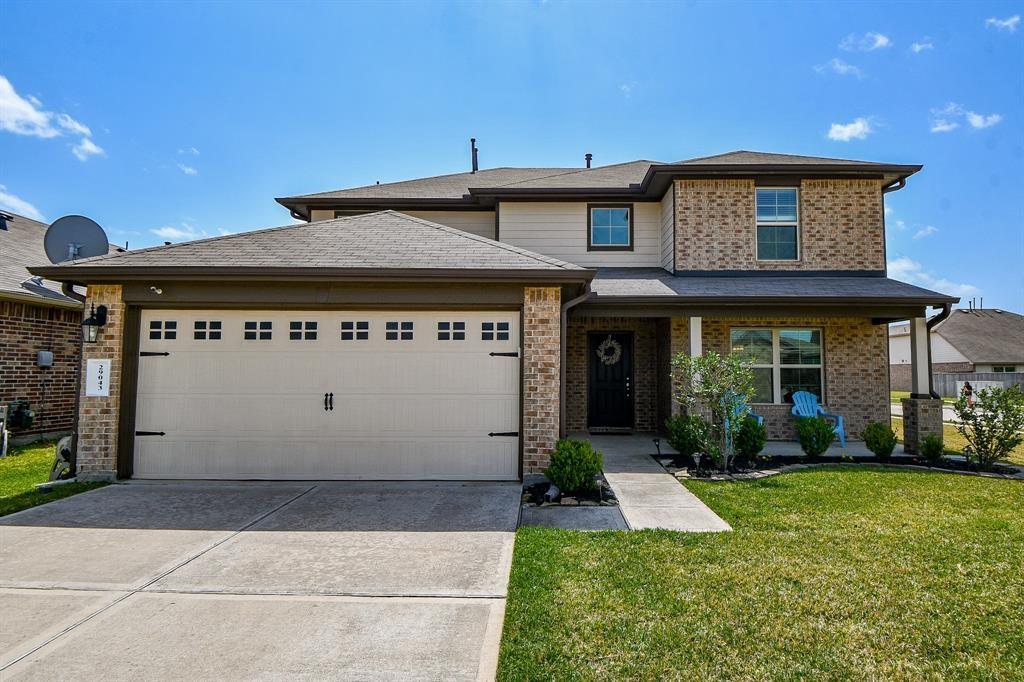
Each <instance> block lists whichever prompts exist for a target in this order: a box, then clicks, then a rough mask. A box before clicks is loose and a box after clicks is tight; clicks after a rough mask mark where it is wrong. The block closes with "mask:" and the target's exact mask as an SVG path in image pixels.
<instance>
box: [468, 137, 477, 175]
mask: <svg viewBox="0 0 1024 682" xmlns="http://www.w3.org/2000/svg"><path fill="white" fill-rule="evenodd" d="M469 151H470V154H471V155H472V157H473V172H474V173H476V172H477V171H478V170H480V165H479V164H478V163H477V157H476V153H477V152H478V151H480V150H479V149H477V148H476V138H475V137H471V138H469Z"/></svg>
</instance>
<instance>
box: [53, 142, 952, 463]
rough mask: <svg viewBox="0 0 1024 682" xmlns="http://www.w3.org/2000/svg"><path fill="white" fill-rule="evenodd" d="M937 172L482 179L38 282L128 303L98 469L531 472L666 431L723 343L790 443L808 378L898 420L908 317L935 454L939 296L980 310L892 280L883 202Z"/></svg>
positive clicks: (362, 198)
mask: <svg viewBox="0 0 1024 682" xmlns="http://www.w3.org/2000/svg"><path fill="white" fill-rule="evenodd" d="M474 156H475V155H474ZM587 165H588V166H589V165H590V164H589V159H588V163H587ZM474 166H475V160H474ZM920 168H921V167H920V166H917V165H896V164H887V163H870V162H863V161H847V160H838V159H826V158H811V157H802V156H790V155H783V154H764V153H755V152H733V153H729V154H723V155H720V156H712V157H705V158H698V159H691V160H687V161H682V162H678V163H658V162H652V161H635V162H631V163H624V164H616V165H611V166H604V167H596V168H590V167H587V168H495V169H489V170H479V171H478V170H476V169H475V168H474V170H473V171H471V172H467V173H458V174H454V175H445V176H438V177H431V178H424V179H419V180H410V181H406V182H396V183H387V184H374V185H369V186H366V187H359V188H355V189H345V190H338V191H331V192H323V193H319V194H310V195H303V196H294V197H287V198H281V199H278V202H279V203H281V204H282V205H284V206H285V207H287V208H288V209H289V210H290V211H291V215H292V216H293V217H294V218H297V219H300V220H303V221H308V222H307V223H306V224H300V225H291V226H286V227H281V228H275V229H270V230H260V231H255V232H248V233H243V234H236V235H231V236H226V237H217V238H213V239H206V240H201V241H197V242H191V243H185V244H177V245H171V246H162V247H156V248H152V249H142V250H138V251H133V252H127V253H117V254H112V255H109V256H104V257H100V258H94V259H86V260H82V261H77V262H75V263H73V264H69V265H62V266H56V267H47V268H39V269H38V270H37V271H34V272H37V273H38V274H41V275H43V276H46V277H50V278H53V279H57V280H61V281H68V282H74V283H76V284H84V285H87V286H88V288H89V301H88V304H87V305H88V306H90V308H91V307H93V306H96V307H97V309H98V307H99V306H105V308H106V312H107V316H106V324H105V325H104V327H103V328H102V329H101V330H100V333H99V334H98V341H97V343H94V344H87V346H86V351H85V357H86V359H87V360H93V361H94V362H93V363H92V365H93V371H98V368H103V369H105V370H107V371H108V372H109V374H108V380H109V386H107V387H106V388H107V391H106V392H103V391H99V392H96V391H94V392H93V393H98V394H90V393H89V391H88V386H90V385H91V384H90V380H89V377H88V376H87V377H86V380H84V381H83V386H84V387H86V389H85V393H84V395H83V396H82V403H81V405H82V411H81V416H80V422H79V440H78V444H79V453H78V457H79V464H80V469H81V471H82V474H83V475H85V476H95V477H112V476H115V475H116V476H122V477H126V476H135V477H142V478H226V479H232V478H267V479H286V478H302V479H318V478H319V479H327V478H338V479H350V478H364V479H515V478H517V477H521V476H522V475H523V474H524V473H531V472H536V471H539V470H541V469H542V468H543V467H544V466H545V464H546V462H547V457H548V454H549V452H550V450H551V448H552V446H553V445H554V442H555V441H556V439H557V438H558V437H559V436H560V435H562V434H566V433H573V432H586V431H590V432H600V431H641V432H642V431H656V430H658V429H659V427H660V426H661V424H662V423H663V422H664V420H665V418H666V417H668V416H669V415H670V414H671V413H672V411H673V404H672V397H671V385H670V378H669V362H670V358H671V357H672V356H673V355H674V354H677V353H681V352H682V353H691V354H700V353H702V352H703V351H705V350H708V349H714V350H716V351H718V352H720V353H730V352H735V353H740V354H741V355H742V356H743V357H744V358H745V359H746V360H748V361H749V362H750V363H751V364H752V366H753V369H754V374H755V377H756V403H757V404H756V405H755V409H756V411H757V412H758V413H760V414H762V415H763V416H764V417H765V420H766V424H767V427H768V433H769V437H770V438H772V439H788V438H791V437H793V418H792V416H791V414H790V406H789V405H788V400H789V397H790V396H791V395H792V393H793V392H795V391H798V390H805V391H811V392H813V393H815V394H817V395H818V396H819V397H820V399H821V401H822V402H823V403H824V404H825V405H827V407H828V408H829V410H830V411H833V412H838V413H841V414H843V415H844V416H845V417H846V423H847V433H848V435H849V436H851V437H853V438H856V437H857V436H858V434H859V432H860V430H861V429H862V428H863V427H864V425H865V424H867V423H869V422H871V421H885V420H887V419H888V415H889V378H888V377H889V374H888V364H889V362H888V351H887V332H886V329H887V325H888V324H889V323H891V322H893V321H897V320H908V321H910V324H911V330H912V333H913V335H914V339H913V342H912V346H913V348H915V349H916V352H915V353H914V377H915V379H914V389H915V390H914V396H913V398H914V400H911V401H909V402H910V404H909V406H905V409H906V411H907V425H908V429H907V430H908V436H907V439H908V449H912V448H913V445H914V439H915V431H916V425H917V424H918V422H919V421H920V420H919V419H918V417H919V416H920V418H921V419H930V418H931V417H929V416H928V415H931V414H936V413H934V412H931V411H929V410H930V407H929V405H930V404H931V403H932V402H933V401H929V400H927V399H926V398H927V395H928V393H929V390H928V360H927V320H926V312H927V308H928V307H929V306H935V307H941V308H944V309H945V310H946V311H948V308H949V306H950V305H951V304H952V303H953V302H955V301H956V300H957V299H954V298H951V297H949V296H946V295H943V294H941V293H936V292H933V291H927V290H925V289H921V288H919V287H915V286H911V285H909V284H905V283H902V282H898V281H895V280H892V279H889V278H887V277H886V263H885V224H884V210H883V198H884V196H885V194H886V193H887V192H891V191H894V190H898V189H901V188H902V187H903V186H904V185H905V184H906V181H907V178H908V177H910V176H911V175H913V174H914V173H916V172H917V171H918V170H920ZM100 360H107V361H109V363H108V364H109V366H102V367H101V365H100V364H99V363H97V362H95V361H100ZM89 371H90V370H89V368H88V367H87V368H86V374H88V373H89ZM918 413H920V414H918Z"/></svg>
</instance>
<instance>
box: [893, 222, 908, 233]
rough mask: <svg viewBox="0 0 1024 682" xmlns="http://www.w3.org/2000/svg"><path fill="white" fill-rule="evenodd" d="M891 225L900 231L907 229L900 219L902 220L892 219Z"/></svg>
mask: <svg viewBox="0 0 1024 682" xmlns="http://www.w3.org/2000/svg"><path fill="white" fill-rule="evenodd" d="M892 226H893V227H895V228H896V229H897V230H899V231H900V232H902V231H903V230H905V229H907V223H906V222H904V221H902V220H896V221H894V222H893V224H892Z"/></svg>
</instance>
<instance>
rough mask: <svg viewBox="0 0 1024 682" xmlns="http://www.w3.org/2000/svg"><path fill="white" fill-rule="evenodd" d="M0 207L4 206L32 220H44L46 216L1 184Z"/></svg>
mask: <svg viewBox="0 0 1024 682" xmlns="http://www.w3.org/2000/svg"><path fill="white" fill-rule="evenodd" d="M0 208H5V209H7V210H8V211H11V212H12V213H17V214H18V215H23V216H25V217H26V218H31V219H32V220H39V221H42V222H45V221H46V218H44V217H43V214H42V212H41V211H40V210H39V209H38V208H36V207H35V206H33V205H32V204H30V203H29V202H27V201H25V200H24V199H22V198H21V197H19V196H17V195H15V194H11V193H10V192H8V191H7V188H6V187H4V186H3V185H0Z"/></svg>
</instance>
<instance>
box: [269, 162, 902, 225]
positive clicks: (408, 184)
mask: <svg viewBox="0 0 1024 682" xmlns="http://www.w3.org/2000/svg"><path fill="white" fill-rule="evenodd" d="M919 170H921V166H919V165H904V164H887V163H876V162H873V161H857V160H853V159H833V158H826V157H819V156H799V155H795V154H776V153H770V152H754V151H747V150H738V151H732V152H727V153H725V154H717V155H715V156H702V157H697V158H693V159H685V160H683V161H677V162H675V163H662V162H659V161H648V160H638V161H629V162H626V163H617V164H612V165H609V166H597V167H594V168H492V169H489V170H482V171H478V172H476V173H455V174H452V175H438V176H435V177H429V178H420V179H415V180H405V181H402V182H391V183H386V184H378V185H367V186H365V187H355V188H351V189H340V190H334V191H330V192H319V193H317V194H304V195H298V196H292V197H282V198H278V199H277V202H278V203H280V204H282V205H283V206H286V207H288V208H289V209H291V210H292V211H294V212H296V213H298V214H299V215H302V216H305V217H308V216H309V211H310V209H311V208H313V207H318V206H319V207H335V206H338V207H341V206H351V207H363V208H390V207H395V208H401V207H419V208H426V207H429V206H446V207H490V206H492V205H493V204H494V202H495V201H496V200H498V199H500V198H502V197H507V198H520V199H522V198H524V197H537V198H542V197H550V198H577V199H579V198H581V197H588V196H589V197H608V198H615V199H623V200H628V199H641V200H657V199H660V198H661V196H662V195H663V194H664V192H665V189H666V188H667V186H668V183H669V182H670V181H671V179H672V178H673V177H677V176H684V177H685V176H690V177H723V176H733V177H735V176H745V177H750V176H757V175H790V176H792V175H802V176H811V177H814V176H818V177H822V176H824V177H843V176H846V177H876V178H881V179H882V180H883V181H884V182H885V183H886V184H887V185H888V184H892V183H895V182H898V181H899V180H902V179H905V178H907V177H909V176H910V175H913V174H914V173H916V172H917V171H919Z"/></svg>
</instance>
